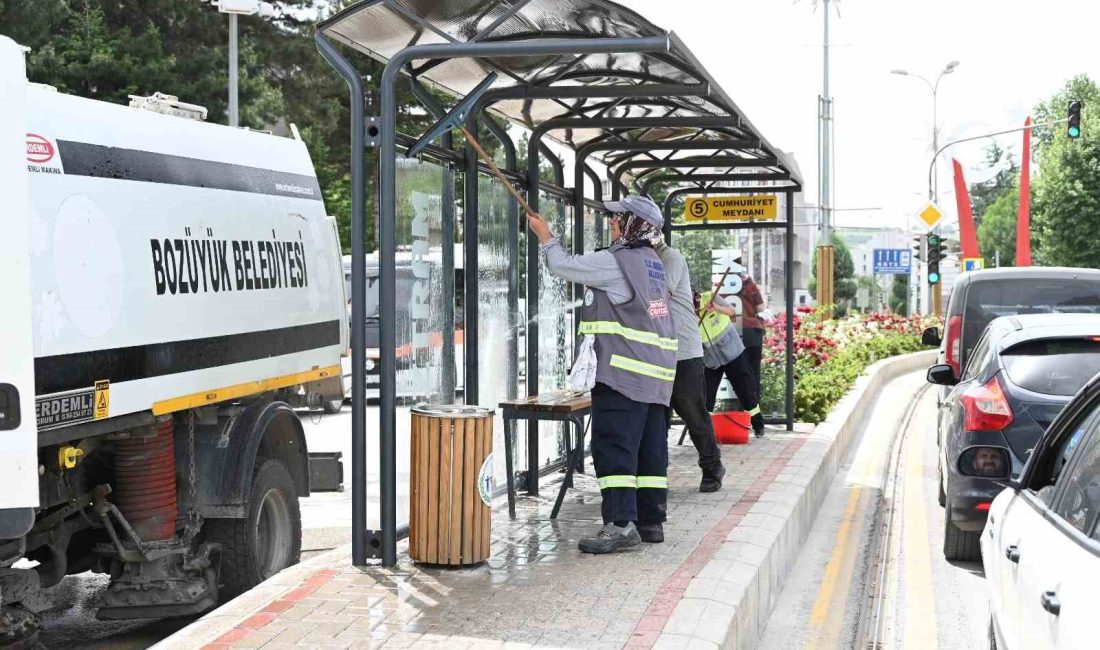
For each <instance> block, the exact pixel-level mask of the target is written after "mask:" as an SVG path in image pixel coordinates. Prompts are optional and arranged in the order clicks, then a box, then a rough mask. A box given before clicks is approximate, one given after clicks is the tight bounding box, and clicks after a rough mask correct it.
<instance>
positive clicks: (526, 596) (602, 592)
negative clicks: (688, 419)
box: [163, 430, 808, 648]
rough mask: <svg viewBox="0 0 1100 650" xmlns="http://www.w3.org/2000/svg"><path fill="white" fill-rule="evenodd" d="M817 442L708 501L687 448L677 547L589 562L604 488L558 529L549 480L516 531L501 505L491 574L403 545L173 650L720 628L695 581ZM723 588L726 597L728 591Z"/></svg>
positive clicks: (308, 576)
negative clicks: (382, 563)
mask: <svg viewBox="0 0 1100 650" xmlns="http://www.w3.org/2000/svg"><path fill="white" fill-rule="evenodd" d="M678 437H679V436H678V432H676V431H674V432H672V433H671V434H670V437H669V438H670V440H671V441H675V440H676V439H677V438H678ZM807 438H808V433H807V432H800V433H787V432H781V431H771V430H770V431H769V435H768V436H767V437H766V438H764V439H759V440H753V441H751V442H750V444H748V445H744V446H730V447H725V448H724V449H723V453H724V457H725V462H726V466H727V469H728V473H727V475H726V481H725V487H724V488H723V490H722V491H720V492H717V493H712V494H701V493H699V492H698V485H699V479H700V473H699V469H698V468H697V467H696V464H695V462H696V454H695V450H694V448H692V447H691V446H690V445H687V446H683V447H676V446H673V447H672V448H671V449H670V476H669V484H670V494H669V522H668V523H667V524H666V527H665V539H666V541H665V543H663V544H642V545H639V546H638V547H635V548H634V549H631V550H629V551H627V552H624V553H620V554H616V555H607V556H591V555H584V554H581V553H580V552H579V551H577V548H576V545H577V541H578V540H579V539H580V538H581V537H583V536H586V535H588V534H591V533H592V532H593V531H594V530H595V529H596V528H598V526H599V525H600V518H599V517H600V515H599V504H600V499H599V490H598V487H597V485H596V482H595V480H594V478H592V477H591V476H590V475H586V476H578V477H576V480H575V488H574V489H572V490H570V491H569V492H568V494H567V496H566V500H565V503H564V505H563V507H562V511H561V513H560V515H559V517H558V519H557V520H553V521H552V520H550V519H549V512H550V509H551V507H552V505H553V498H554V496H556V489H557V485H558V481H557V480H548V481H544V483H543V486H542V495H541V497H539V498H534V497H521V498H520V499H519V501H518V504H517V514H518V516H517V519H516V520H515V521H510V520H509V519H508V515H507V506H506V503H505V500H504V499H503V498H499V499H497V500H496V501H495V502H494V508H493V543H492V549H491V551H492V554H491V556H490V558H489V560H488V562H486V563H485V564H483V565H481V566H477V567H474V568H467V569H449V568H436V567H427V566H421V565H416V564H413V563H412V562H410V561H409V560H408V559H407V557H405V556H404V544H402V546H401V547H400V548H399V555H400V556H401V559H400V562H399V565H398V566H397V567H396V568H394V569H392V570H390V569H383V568H380V567H365V568H356V567H353V566H351V557H350V547H343V548H341V549H338V550H336V551H333V552H331V553H328V554H325V555H324V556H322V557H318V558H315V559H314V560H313V561H309V562H306V563H304V564H303V565H300V566H299V567H295V568H294V569H291V570H288V571H286V572H284V573H283V574H280V575H279V576H276V577H275V578H273V579H272V581H269V583H270V584H269V583H265V586H264V587H262V588H261V590H260V592H261V593H263V594H266V595H265V596H263V598H262V599H260V600H257V598H255V597H253V598H251V599H248V598H245V597H242V598H241V599H238V601H234V602H233V603H230V604H228V605H226V606H224V607H223V608H221V609H219V610H216V611H215V612H213V613H211V614H209V615H207V616H206V617H204V618H203V619H202V620H201V621H199V622H198V623H196V624H195V625H192V626H191V627H189V628H187V629H186V630H184V631H183V632H182V633H181V634H178V635H176V636H174V637H171V638H169V639H167V640H166V641H165V643H164V644H163V647H171V648H188V647H204V646H205V647H210V648H229V647H232V648H257V647H264V648H279V647H302V646H307V647H366V646H385V647H408V646H410V645H414V644H415V646H416V647H418V648H419V647H440V648H444V647H445V648H461V647H478V648H481V647H491V646H492V645H501V646H503V644H505V643H508V644H520V645H521V646H524V645H527V646H553V647H563V646H567V647H586V648H589V647H596V648H601V647H602V648H620V647H624V646H627V645H630V646H632V647H651V646H653V644H654V643H655V642H656V641H657V640H658V637H659V636H660V633H661V630H662V629H676V626H677V624H679V623H682V622H683V621H688V622H689V623H690V625H691V626H692V630H693V631H694V629H695V628H696V627H705V626H706V624H707V621H706V620H701V619H704V618H705V617H703V616H701V614H702V612H694V611H686V612H685V611H682V610H683V609H684V608H682V607H678V605H681V600H683V599H684V598H685V595H686V596H692V595H700V594H693V593H692V590H695V591H698V588H699V586H700V585H698V584H696V583H694V582H692V578H693V577H694V576H695V575H696V574H698V573H699V572H700V571H701V570H702V569H703V568H704V567H706V566H707V563H708V562H710V561H711V560H712V559H713V558H714V556H715V555H716V553H717V552H718V551H719V549H720V547H721V546H722V544H723V543H724V542H725V541H726V539H727V538H728V537H731V536H736V535H735V532H740V533H741V536H742V537H751V536H752V533H753V531H754V530H757V529H755V528H754V526H757V525H763V524H765V523H766V522H764V521H762V520H759V518H760V517H762V515H758V514H751V515H750V514H748V511H749V509H750V508H751V507H752V506H753V504H755V503H756V502H757V501H758V500H761V501H762V500H763V493H764V491H765V490H766V489H767V487H768V486H769V485H770V484H771V482H773V481H775V480H776V479H777V477H779V475H780V474H781V472H782V471H783V469H784V467H785V466H786V464H787V463H788V461H790V460H791V458H792V456H793V455H794V454H795V452H796V451H797V449H798V447H800V446H801V445H802V443H803V442H805V440H806V439H807ZM753 517H757V518H758V520H756V521H754V520H752V518H753ZM739 527H740V528H741V530H740V531H735V530H734V529H735V528H739ZM734 563H735V560H733V559H731V560H730V564H731V566H732V564H734ZM744 566H745V567H746V571H748V570H749V568H748V567H749V565H748V564H744ZM696 582H697V581H696ZM710 582H711V583H713V584H712V585H711V589H712V590H713V589H714V586H715V585H717V583H718V582H719V581H718V580H711V581H710ZM703 587H704V588H705V587H706V585H703ZM702 595H703V596H706V594H702ZM246 601H247V602H246ZM666 624H667V625H668V627H667V628H666Z"/></svg>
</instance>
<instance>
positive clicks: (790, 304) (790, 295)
mask: <svg viewBox="0 0 1100 650" xmlns="http://www.w3.org/2000/svg"><path fill="white" fill-rule="evenodd" d="M785 197H786V203H787V231H786V237H785V238H784V240H783V254H784V257H785V259H784V260H783V271H784V275H785V276H786V277H785V279H784V284H783V293H784V297H783V301H784V302H786V303H787V319H786V321H787V322H786V328H787V332H786V334H787V336H786V339H787V345H786V350H785V355H786V357H787V363H786V366H787V373H786V375H787V376H786V380H787V381H786V391H785V395H784V397H785V403H786V410H787V431H794V315H795V311H796V310H795V305H794V192H791V191H788V192H786V193H785Z"/></svg>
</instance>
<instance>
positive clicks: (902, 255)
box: [874, 248, 913, 275]
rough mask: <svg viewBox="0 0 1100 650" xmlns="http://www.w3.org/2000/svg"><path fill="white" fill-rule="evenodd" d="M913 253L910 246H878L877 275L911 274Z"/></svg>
mask: <svg viewBox="0 0 1100 650" xmlns="http://www.w3.org/2000/svg"><path fill="white" fill-rule="evenodd" d="M912 259H913V253H912V252H911V251H910V250H909V249H908V248H876V249H875V259H874V274H875V275H909V273H910V270H911V268H912Z"/></svg>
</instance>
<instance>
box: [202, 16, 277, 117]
mask: <svg viewBox="0 0 1100 650" xmlns="http://www.w3.org/2000/svg"><path fill="white" fill-rule="evenodd" d="M212 4H215V5H217V6H218V11H219V12H220V13H223V14H229V126H240V124H241V119H240V110H239V103H238V101H237V86H238V75H237V72H238V68H237V17H238V16H253V15H255V14H260V15H270V14H271V13H272V8H271V5H270V4H268V3H266V2H260V1H259V0H212Z"/></svg>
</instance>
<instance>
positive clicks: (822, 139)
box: [817, 0, 836, 315]
mask: <svg viewBox="0 0 1100 650" xmlns="http://www.w3.org/2000/svg"><path fill="white" fill-rule="evenodd" d="M833 1H834V2H835V1H836V0H833ZM822 7H823V9H824V11H823V12H822V13H823V14H824V42H823V44H822V92H821V96H820V97H818V99H817V118H818V119H817V143H818V146H817V152H818V165H817V171H818V175H817V179H818V180H817V204H818V205H819V206H820V209H821V243H820V245H818V247H817V304H818V306H825V305H832V304H834V303H835V302H836V299H835V294H834V291H833V287H834V278H833V273H834V269H833V259H834V256H833V246H832V242H833V239H832V234H833V233H832V230H833V229H832V225H833V224H832V218H833V210H832V193H831V191H830V190H831V185H832V149H833V142H832V136H833V128H832V120H833V99H832V96H831V95H830V94H829V0H822ZM830 315H831V312H830Z"/></svg>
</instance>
